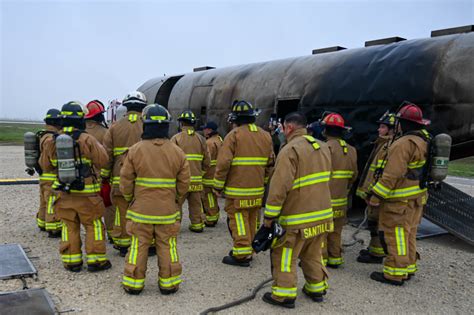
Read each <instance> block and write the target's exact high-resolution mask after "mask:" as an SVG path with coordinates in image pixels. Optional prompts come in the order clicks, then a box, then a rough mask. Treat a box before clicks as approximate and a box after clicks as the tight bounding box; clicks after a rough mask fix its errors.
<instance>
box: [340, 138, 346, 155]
mask: <svg viewBox="0 0 474 315" xmlns="http://www.w3.org/2000/svg"><path fill="white" fill-rule="evenodd" d="M339 144H340V145H341V147H342V152H344V154H347V143H346V141H344V140H342V139H339Z"/></svg>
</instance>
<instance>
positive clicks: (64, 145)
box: [56, 134, 77, 184]
mask: <svg viewBox="0 0 474 315" xmlns="http://www.w3.org/2000/svg"><path fill="white" fill-rule="evenodd" d="M56 155H57V159H58V177H59V181H60V182H61V183H63V184H72V183H73V182H74V181H75V180H76V178H77V170H76V163H75V160H74V140H73V139H72V137H71V136H69V135H66V134H63V135H59V136H58V137H57V138H56Z"/></svg>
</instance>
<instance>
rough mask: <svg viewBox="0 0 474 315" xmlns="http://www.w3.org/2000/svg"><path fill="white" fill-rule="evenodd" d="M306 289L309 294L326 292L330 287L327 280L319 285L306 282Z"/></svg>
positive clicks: (318, 283)
mask: <svg viewBox="0 0 474 315" xmlns="http://www.w3.org/2000/svg"><path fill="white" fill-rule="evenodd" d="M304 288H305V289H306V291H308V292H312V293H318V292H323V291H326V289H327V288H329V285H328V283H327V281H326V280H324V281H321V282H317V283H311V282H306V283H305V284H304Z"/></svg>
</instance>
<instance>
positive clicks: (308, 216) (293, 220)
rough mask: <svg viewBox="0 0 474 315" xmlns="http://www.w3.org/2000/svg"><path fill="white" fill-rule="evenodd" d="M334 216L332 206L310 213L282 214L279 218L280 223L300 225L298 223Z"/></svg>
mask: <svg viewBox="0 0 474 315" xmlns="http://www.w3.org/2000/svg"><path fill="white" fill-rule="evenodd" d="M332 217H333V211H332V208H329V209H324V210H318V211H313V212H308V213H303V214H294V215H285V216H280V218H279V219H278V220H279V222H280V224H283V225H298V224H303V223H310V222H316V221H321V220H325V219H330V218H332Z"/></svg>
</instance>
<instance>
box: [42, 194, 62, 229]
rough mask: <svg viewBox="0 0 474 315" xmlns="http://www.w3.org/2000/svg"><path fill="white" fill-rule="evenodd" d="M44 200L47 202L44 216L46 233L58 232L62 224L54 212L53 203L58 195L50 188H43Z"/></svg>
mask: <svg viewBox="0 0 474 315" xmlns="http://www.w3.org/2000/svg"><path fill="white" fill-rule="evenodd" d="M44 191H45V194H44V198H45V199H46V200H47V204H46V214H45V221H46V223H45V226H46V231H48V232H53V233H54V232H56V233H57V232H60V231H61V229H62V226H63V224H62V222H61V220H60V219H59V216H58V214H57V213H56V211H55V203H56V200H57V199H58V194H57V193H56V192H55V191H54V190H53V189H52V188H51V186H49V187H47V188H45V190H44Z"/></svg>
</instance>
